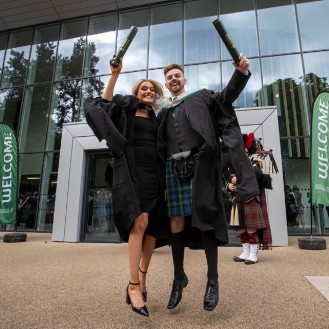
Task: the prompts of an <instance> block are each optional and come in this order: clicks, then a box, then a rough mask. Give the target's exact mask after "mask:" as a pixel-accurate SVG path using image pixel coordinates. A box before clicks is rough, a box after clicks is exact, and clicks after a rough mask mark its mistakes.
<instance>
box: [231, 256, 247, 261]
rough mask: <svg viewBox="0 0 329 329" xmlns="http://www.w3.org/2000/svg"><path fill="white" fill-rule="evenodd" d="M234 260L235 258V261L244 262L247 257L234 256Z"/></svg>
mask: <svg viewBox="0 0 329 329" xmlns="http://www.w3.org/2000/svg"><path fill="white" fill-rule="evenodd" d="M233 260H234V261H235V262H244V261H245V259H243V258H240V257H239V256H234V257H233Z"/></svg>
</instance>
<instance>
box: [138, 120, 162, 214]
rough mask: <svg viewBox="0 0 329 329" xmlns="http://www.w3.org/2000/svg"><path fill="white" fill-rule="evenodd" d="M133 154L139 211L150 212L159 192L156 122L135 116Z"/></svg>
mask: <svg viewBox="0 0 329 329" xmlns="http://www.w3.org/2000/svg"><path fill="white" fill-rule="evenodd" d="M134 154H135V165H136V173H137V180H138V185H139V197H140V200H141V210H142V211H143V212H150V211H151V210H152V209H153V208H154V207H155V205H156V202H157V199H158V197H159V192H160V187H159V178H158V177H159V175H158V161H159V160H158V155H157V123H156V121H154V120H151V119H150V118H145V117H141V116H135V136H134Z"/></svg>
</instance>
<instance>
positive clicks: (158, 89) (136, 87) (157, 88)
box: [131, 79, 164, 110]
mask: <svg viewBox="0 0 329 329" xmlns="http://www.w3.org/2000/svg"><path fill="white" fill-rule="evenodd" d="M145 81H146V82H151V83H152V85H153V87H154V90H155V98H154V102H153V104H152V107H153V108H154V109H156V110H159V108H158V107H159V105H158V104H157V103H158V102H157V101H158V100H159V99H161V98H163V95H164V93H163V87H162V84H161V83H160V82H158V81H155V80H152V79H140V80H138V81H136V82H135V84H134V86H133V89H132V91H131V94H132V95H134V96H136V97H137V94H138V90H139V87H140V85H141V84H142V83H143V82H145ZM160 107H162V106H161V105H160Z"/></svg>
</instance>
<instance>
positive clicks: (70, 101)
mask: <svg viewBox="0 0 329 329" xmlns="http://www.w3.org/2000/svg"><path fill="white" fill-rule="evenodd" d="M80 92H81V80H67V81H63V82H59V83H56V84H54V86H53V92H52V100H51V107H50V115H49V121H48V133H47V145H46V150H47V151H54V150H59V149H60V145H61V139H62V129H63V124H64V123H70V122H76V121H78V118H79V107H80Z"/></svg>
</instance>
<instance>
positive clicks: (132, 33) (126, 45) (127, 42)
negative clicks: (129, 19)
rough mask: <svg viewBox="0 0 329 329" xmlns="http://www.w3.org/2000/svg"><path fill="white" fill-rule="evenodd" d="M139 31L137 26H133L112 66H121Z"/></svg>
mask: <svg viewBox="0 0 329 329" xmlns="http://www.w3.org/2000/svg"><path fill="white" fill-rule="evenodd" d="M137 31H138V29H137V27H136V26H132V27H131V28H130V31H129V34H128V36H127V37H126V39H124V41H123V42H122V44H121V46H120V48H119V49H118V51H117V53H116V55H115V58H114V60H113V61H112V62H111V64H112V65H114V66H115V67H118V66H119V64H120V59H121V58H122V57H123V56H124V54H125V53H126V51H127V49H128V48H129V46H130V44H131V42H132V41H133V39H134V37H135V35H136V33H137Z"/></svg>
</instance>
